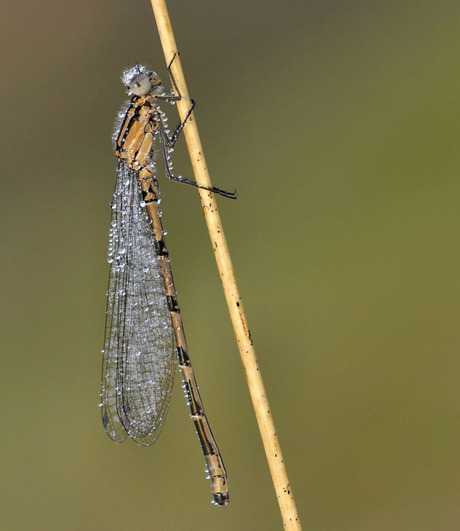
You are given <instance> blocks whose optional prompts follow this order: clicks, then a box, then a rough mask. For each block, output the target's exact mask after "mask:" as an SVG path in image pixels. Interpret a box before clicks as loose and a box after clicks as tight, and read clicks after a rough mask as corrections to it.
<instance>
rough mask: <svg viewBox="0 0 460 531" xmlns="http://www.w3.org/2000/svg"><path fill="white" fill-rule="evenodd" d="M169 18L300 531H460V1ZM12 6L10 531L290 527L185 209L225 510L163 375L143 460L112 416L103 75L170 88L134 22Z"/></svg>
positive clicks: (204, 11)
mask: <svg viewBox="0 0 460 531" xmlns="http://www.w3.org/2000/svg"><path fill="white" fill-rule="evenodd" d="M170 4H171V5H170V10H171V13H170V14H171V18H172V22H173V26H174V30H175V33H176V38H177V41H178V45H179V48H180V51H181V57H182V64H183V67H184V70H185V73H186V76H187V79H188V87H189V91H190V94H191V95H192V96H193V97H194V98H195V99H196V100H197V108H196V117H197V121H198V124H199V127H200V132H201V135H202V141H203V144H204V147H205V150H206V156H207V160H208V164H209V167H210V170H211V175H212V178H213V181H214V183H215V184H216V185H217V186H219V187H221V188H224V189H228V190H233V189H235V188H236V189H237V190H238V193H239V198H238V201H228V200H225V199H219V205H220V208H221V214H222V218H223V222H224V226H225V228H226V232H227V237H228V242H229V246H230V249H231V251H232V254H233V259H234V265H235V268H236V272H237V277H238V279H239V281H240V288H241V292H242V295H243V300H244V303H245V306H246V311H247V314H248V319H249V323H250V326H251V332H252V336H253V338H254V341H255V346H256V350H257V353H258V357H259V361H260V365H261V369H262V371H263V375H264V377H265V383H266V387H267V391H268V393H269V398H270V400H271V406H272V410H273V414H274V418H275V421H276V424H277V429H278V432H279V437H280V441H281V444H282V448H283V451H284V454H285V459H286V462H287V466H288V472H289V475H290V480H291V483H292V486H293V489H294V493H295V495H296V500H297V505H298V509H299V513H300V516H301V519H302V522H303V525H304V529H314V530H319V531H323V530H339V531H341V530H366V531H367V530H371V531H374V530H375V531H379V530H407V529H417V530H457V529H459V527H460V524H459V519H460V503H459V492H460V480H459V477H460V475H459V472H460V470H459V468H460V467H459V465H460V459H459V455H458V454H459V442H460V441H459V439H460V429H459V420H458V419H459V408H460V400H459V398H460V393H459V387H458V373H459V363H458V351H459V343H460V342H459V333H458V319H459V296H460V293H459V283H458V278H457V277H458V275H457V272H458V266H459V247H458V245H459V243H458V242H459V215H458V204H459V201H460V181H459V166H460V160H459V149H458V140H459V136H460V111H459V104H458V100H459V82H460V74H459V52H460V39H459V22H460V4H459V3H458V1H453V0H452V1H448V0H441V1H439V2H433V1H429V0H422V1H420V2H410V1H408V0H403V1H398V2H393V1H368V0H367V1H365V0H361V1H359V0H357V1H354V2H339V1H335V0H332V1H328V2H321V1H309V2H304V1H300V0H298V1H290V2H289V1H288V2H274V1H266V2H247V1H246V2H242V1H233V2H217V1H215V0H205V1H195V2H187V1H184V0H180V1H176V2H170ZM3 6H4V7H3V10H2V18H1V22H0V24H1V32H0V34H1V35H2V47H1V52H0V54H1V55H0V65H1V69H2V72H3V74H2V80H3V82H2V84H1V89H0V90H1V95H2V98H1V102H2V112H1V121H2V124H1V131H2V146H3V150H2V153H3V154H2V157H1V158H0V164H1V214H2V252H1V258H0V274H1V279H2V297H1V298H2V304H1V312H2V315H1V326H2V332H1V338H2V357H1V360H2V361H1V367H2V370H1V387H0V392H1V395H2V396H1V402H0V403H1V410H2V427H3V430H2V432H3V433H2V437H1V441H2V442H1V457H0V459H1V471H2V481H1V484H2V487H1V492H0V498H1V500H2V502H1V508H0V527H1V528H2V529H5V530H24V529H30V530H62V529H63V530H101V529H111V530H124V529H129V530H133V529H154V530H163V529H164V530H208V529H219V530H276V529H281V521H280V517H279V511H278V507H277V503H276V499H275V496H274V493H273V489H272V486H271V480H270V476H269V473H268V470H267V466H266V461H265V457H264V454H263V450H262V445H261V442H260V438H259V435H258V430H257V426H256V422H255V419H254V415H253V412H252V411H251V407H250V399H249V395H248V391H247V388H246V384H245V379H244V375H243V371H242V368H241V364H240V361H239V355H238V351H237V348H236V345H235V341H234V338H233V336H232V330H231V326H230V322H229V317H228V314H227V312H226V307H225V302H224V297H223V295H222V291H221V289H220V282H219V278H218V275H217V272H216V268H215V264H214V258H213V254H212V251H211V248H210V244H209V241H208V237H207V231H206V228H205V225H204V221H203V219H202V215H201V207H200V204H199V201H198V196H197V193H196V191H194V190H193V189H191V188H189V187H186V186H180V185H178V184H174V183H169V182H165V181H164V180H163V181H162V182H161V187H162V193H163V203H162V205H163V212H164V222H165V225H166V228H167V230H168V237H167V239H168V245H169V248H170V252H171V255H172V259H173V269H174V274H175V278H176V283H177V287H178V291H179V301H180V304H181V306H182V310H183V315H184V320H185V327H186V331H187V337H188V339H189V344H190V350H191V355H192V359H193V361H194V364H195V368H196V372H197V375H198V381H199V383H200V385H201V391H202V395H203V398H204V402H205V404H206V407H207V412H208V415H209V417H210V419H211V424H212V426H213V431H214V433H215V435H216V438H217V440H218V442H219V445H220V448H221V451H222V454H223V456H224V460H225V463H226V466H227V468H228V472H229V477H230V486H231V496H232V501H231V505H230V506H229V507H228V508H227V509H225V510H221V509H218V508H215V507H212V506H211V505H210V503H209V500H210V497H211V496H210V491H209V485H208V482H207V481H206V480H205V477H204V473H203V467H204V463H203V459H202V456H201V452H200V448H199V444H198V441H197V437H196V435H195V433H194V429H193V425H192V423H191V421H190V420H189V419H188V410H187V408H186V406H185V401H184V397H183V393H182V390H181V389H180V381H179V379H177V380H176V384H177V385H176V389H175V393H174V397H173V401H172V405H171V409H170V413H169V418H168V421H167V422H166V425H165V428H164V431H163V434H162V436H161V437H160V439H159V440H158V442H157V443H156V444H155V445H154V446H153V447H152V448H149V449H145V448H140V447H138V446H136V445H135V444H133V443H131V442H126V443H124V444H123V445H121V446H116V445H114V444H113V443H112V442H111V441H110V440H109V439H108V437H107V436H106V435H105V433H104V431H103V428H102V425H101V422H100V413H99V408H98V401H99V377H100V364H101V359H100V349H101V347H102V336H103V331H104V312H105V289H106V278H107V273H108V265H107V263H106V248H107V239H108V228H109V202H110V200H111V194H112V190H113V185H114V179H115V171H114V169H115V160H114V157H113V153H112V148H111V139H110V135H111V129H112V123H113V120H114V117H115V115H116V112H117V109H118V107H119V106H120V104H121V103H122V101H123V99H124V92H123V87H122V85H121V83H120V81H119V76H120V75H121V72H122V69H123V68H125V67H127V66H131V65H132V64H134V63H135V62H136V61H138V62H141V63H147V64H148V66H150V67H151V68H154V69H155V70H157V71H158V72H159V73H160V75H162V76H163V77H164V78H166V77H167V76H166V69H165V65H164V59H163V56H162V52H161V48H160V45H159V40H158V36H157V32H156V28H155V25H154V18H153V14H152V12H151V8H150V4H149V2H148V1H147V0H144V1H140V0H136V1H131V2H127V1H125V2H122V1H120V0H115V1H113V2H110V3H108V2H103V1H101V0H91V1H88V0H83V1H82V2H80V3H79V4H73V3H70V2H65V1H64V2H57V1H51V0H48V1H46V0H45V1H43V2H28V3H21V2H13V1H12V0H5V1H4V3H3ZM175 113H176V110H175V109H174V108H173V109H170V113H169V114H170V116H171V118H170V119H171V121H172V123H174V122H175V121H176V120H177V115H176V114H175ZM174 160H175V168H176V172H177V173H182V174H184V175H187V176H190V165H189V162H188V160H187V154H186V152H185V149H184V145H183V144H182V143H181V146H179V147H178V149H177V152H176V154H175V159H174Z"/></svg>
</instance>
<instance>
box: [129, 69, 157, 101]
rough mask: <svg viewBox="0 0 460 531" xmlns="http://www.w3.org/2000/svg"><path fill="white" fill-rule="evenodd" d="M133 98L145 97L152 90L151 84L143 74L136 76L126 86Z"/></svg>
mask: <svg viewBox="0 0 460 531" xmlns="http://www.w3.org/2000/svg"><path fill="white" fill-rule="evenodd" d="M128 88H129V90H130V92H132V93H133V94H134V95H135V96H146V95H147V94H148V93H149V92H150V91H151V90H152V83H151V82H150V79H149V78H148V76H146V75H145V74H137V76H135V77H133V79H132V80H131V82H130V83H129V86H128Z"/></svg>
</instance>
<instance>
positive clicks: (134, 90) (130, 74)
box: [122, 65, 161, 96]
mask: <svg viewBox="0 0 460 531" xmlns="http://www.w3.org/2000/svg"><path fill="white" fill-rule="evenodd" d="M122 81H123V84H124V85H125V86H126V92H128V94H134V96H147V94H151V93H152V92H153V91H154V89H155V88H157V87H159V86H160V85H161V79H160V77H159V76H158V74H157V73H156V72H151V71H148V70H146V69H145V66H142V65H136V66H135V67H133V68H129V69H128V70H125V71H124V72H123V76H122Z"/></svg>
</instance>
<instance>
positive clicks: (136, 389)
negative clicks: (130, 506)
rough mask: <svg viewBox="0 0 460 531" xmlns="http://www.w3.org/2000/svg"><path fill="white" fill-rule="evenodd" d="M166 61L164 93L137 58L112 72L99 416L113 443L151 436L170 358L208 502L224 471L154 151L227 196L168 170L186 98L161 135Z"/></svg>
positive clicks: (221, 498)
mask: <svg viewBox="0 0 460 531" xmlns="http://www.w3.org/2000/svg"><path fill="white" fill-rule="evenodd" d="M173 60H174V58H173ZM171 63H172V61H171ZM171 63H170V64H169V66H168V73H169V76H170V78H171V82H172V85H173V87H174V90H173V91H171V93H170V94H167V93H164V91H163V88H162V87H161V81H160V78H159V77H158V75H157V74H156V73H155V72H151V71H147V70H146V69H145V67H143V66H140V65H136V66H135V67H134V68H131V69H129V70H126V71H125V72H124V74H123V77H122V80H123V83H124V84H125V86H126V87H127V92H128V94H130V95H131V96H132V97H131V100H130V101H129V102H127V103H126V104H125V106H124V107H123V109H122V111H121V112H120V114H119V121H118V123H117V129H116V131H115V133H114V143H115V155H116V157H117V159H118V166H117V182H116V186H115V192H114V195H113V202H112V221H111V229H110V243H109V263H110V273H109V284H108V290H107V311H106V325H105V339H104V350H103V365H102V386H101V398H102V400H101V408H102V422H103V424H104V428H105V430H106V432H107V434H108V435H109V437H110V438H111V439H112V440H113V441H115V442H117V443H119V442H122V441H123V440H124V439H125V438H126V437H130V438H131V439H133V440H134V441H135V442H136V443H138V444H141V445H145V446H149V445H151V444H153V443H154V442H155V441H156V439H157V438H158V436H159V434H160V431H161V428H162V427H163V424H164V421H165V417H166V413H167V410H168V407H169V402H170V397H171V391H172V385H173V378H174V371H175V368H176V363H178V365H179V369H180V370H181V372H182V378H183V381H184V388H185V391H186V396H187V402H188V405H189V406H190V411H191V418H192V419H193V421H194V423H195V427H196V430H197V433H198V437H199V439H200V443H201V447H202V450H203V454H204V457H205V460H206V467H207V471H208V474H209V477H210V479H211V491H212V494H213V502H214V503H215V504H217V505H222V506H225V505H227V503H228V501H229V494H228V482H227V473H226V470H225V466H224V463H223V461H222V458H221V456H220V453H219V448H218V447H217V444H216V441H215V439H214V437H213V435H212V432H211V428H210V426H209V422H208V419H207V417H206V414H205V411H204V407H203V402H202V400H201V397H200V393H199V392H198V386H197V383H196V380H195V375H194V372H193V368H192V365H191V362H190V357H189V354H188V348H187V343H186V340H185V335H184V328H183V325H182V317H181V313H180V309H179V305H178V303H177V295H176V289H175V287H174V281H173V277H172V273H171V265H170V260H169V254H168V249H167V247H166V243H165V239H164V231H163V227H162V223H161V212H160V211H159V208H158V203H159V190H158V183H157V179H156V174H157V166H158V165H159V161H158V160H157V159H160V163H161V164H162V165H163V166H164V169H165V173H166V175H167V177H168V178H169V179H172V180H176V181H180V182H183V183H186V184H190V185H193V186H197V187H199V188H204V189H206V190H209V191H211V192H214V193H218V194H220V195H223V196H225V197H230V198H235V197H236V195H235V194H232V193H229V192H225V191H223V190H220V189H219V188H215V187H212V188H207V187H205V186H200V185H198V184H197V183H196V182H195V181H191V180H190V179H185V178H182V177H175V176H174V175H173V172H172V164H171V161H170V153H171V152H172V151H173V148H174V145H175V143H176V141H177V139H178V137H179V135H180V133H181V131H182V129H183V128H184V125H185V123H186V122H187V120H188V119H189V117H190V114H191V112H192V110H193V107H194V102H193V101H192V106H191V108H190V110H189V112H188V114H187V117H186V118H185V120H184V121H183V122H182V123H180V124H179V125H178V127H177V128H176V129H175V131H174V132H173V133H172V135H171V134H170V132H169V130H168V126H167V117H166V114H165V113H164V112H163V111H162V110H161V108H160V106H159V105H158V103H159V102H161V101H163V102H169V103H172V104H173V103H175V102H176V101H178V100H180V99H181V94H180V92H179V90H178V88H177V85H176V83H175V80H174V77H173V76H172V73H171V69H170V66H171ZM155 150H156V151H155ZM157 155H159V157H157ZM176 357H177V358H178V361H176Z"/></svg>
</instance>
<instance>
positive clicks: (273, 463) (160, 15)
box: [151, 0, 301, 529]
mask: <svg viewBox="0 0 460 531" xmlns="http://www.w3.org/2000/svg"><path fill="white" fill-rule="evenodd" d="M151 3H152V8H153V12H154V15H155V19H156V23H157V26H158V32H159V34H160V40H161V45H162V47H163V52H164V55H165V59H166V64H169V63H170V61H171V59H172V58H173V57H174V55H175V54H177V55H176V57H175V59H174V61H173V63H172V65H171V71H172V74H173V76H174V79H175V81H176V83H177V87H178V89H179V91H180V93H181V95H182V99H181V100H180V101H179V102H178V103H177V107H178V111H179V116H180V117H181V120H184V119H185V117H186V115H187V112H188V110H189V109H190V98H189V95H188V91H187V86H186V83H185V78H184V73H183V71H182V66H181V62H180V57H179V54H178V50H177V46H176V41H175V39H174V35H173V32H172V28H171V21H170V19H169V15H168V11H167V8H166V3H165V1H164V0H151ZM187 124H188V125H187V127H185V128H184V136H185V140H186V142H187V147H188V151H189V154H190V160H191V162H192V167H193V172H194V176H195V180H196V182H197V183H198V184H200V185H203V186H207V187H211V186H212V183H211V179H210V177H209V173H208V168H207V166H206V160H205V158H204V153H203V148H202V146H201V141H200V137H199V134H198V129H197V126H196V121H195V118H194V116H193V114H192V115H191V116H190V118H189V120H188V122H187ZM198 192H199V194H200V198H201V203H202V205H203V211H204V216H205V219H206V224H207V226H208V231H209V237H210V238H211V242H212V248H213V250H214V255H215V257H216V262H217V268H218V270H219V274H220V277H221V280H222V286H223V289H224V293H225V298H226V300H227V305H228V309H229V312H230V317H231V320H232V324H233V329H234V331H235V336H236V341H237V343H238V348H239V351H240V355H241V361H242V363H243V367H244V371H245V373H246V380H247V382H248V387H249V392H250V394H251V399H252V403H253V407H254V411H255V414H256V418H257V423H258V425H259V431H260V435H261V437H262V442H263V445H264V449H265V454H266V456H267V461H268V465H269V467H270V473H271V476H272V480H273V484H274V487H275V491H276V495H277V497H278V503H279V506H280V510H281V516H282V518H283V525H284V527H285V529H301V526H300V521H299V517H298V515H297V509H296V506H295V501H294V495H293V493H292V489H291V486H290V484H289V480H288V477H287V472H286V467H285V464H284V460H283V456H282V454H281V448H280V445H279V442H278V437H277V435H276V430H275V425H274V422H273V418H272V415H271V412H270V407H269V404H268V399H267V395H266V392H265V388H264V384H263V380H262V375H261V373H260V370H259V367H258V364H257V358H256V353H255V350H254V346H253V343H252V339H251V334H250V332H249V327H248V323H247V320H246V315H245V313H244V309H243V302H242V300H241V296H240V293H239V290H238V285H237V282H236V278H235V273H234V271H233V265H232V261H231V259H230V254H229V251H228V247H227V241H226V239H225V235H224V230H223V228H222V222H221V219H220V215H219V211H218V209H217V203H216V198H215V195H214V194H213V193H211V192H208V191H207V190H203V189H200V188H198Z"/></svg>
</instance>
